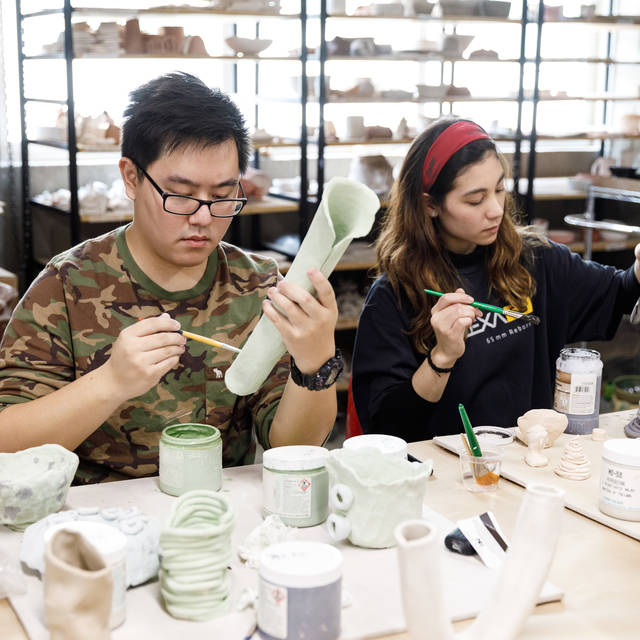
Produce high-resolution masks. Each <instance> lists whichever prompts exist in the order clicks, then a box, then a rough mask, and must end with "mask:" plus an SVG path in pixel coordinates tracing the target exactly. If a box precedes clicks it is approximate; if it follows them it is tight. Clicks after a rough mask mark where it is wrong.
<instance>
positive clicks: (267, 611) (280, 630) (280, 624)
mask: <svg viewBox="0 0 640 640" xmlns="http://www.w3.org/2000/svg"><path fill="white" fill-rule="evenodd" d="M288 613H289V591H288V589H287V588H286V587H280V586H278V585H276V584H271V583H270V582H267V581H266V580H260V594H259V598H258V627H260V630H261V631H264V632H265V633H267V634H269V635H270V636H273V637H274V638H279V639H281V640H285V638H286V637H287V616H288Z"/></svg>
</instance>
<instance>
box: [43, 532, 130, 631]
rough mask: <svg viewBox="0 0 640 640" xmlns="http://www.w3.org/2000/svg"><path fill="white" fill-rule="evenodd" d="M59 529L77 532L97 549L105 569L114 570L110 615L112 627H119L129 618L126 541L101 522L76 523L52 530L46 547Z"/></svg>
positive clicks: (45, 542) (45, 539)
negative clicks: (127, 606) (127, 607)
mask: <svg viewBox="0 0 640 640" xmlns="http://www.w3.org/2000/svg"><path fill="white" fill-rule="evenodd" d="M60 529H68V530H69V531H77V532H78V533H80V534H81V535H82V536H83V537H84V538H85V539H86V540H87V542H89V544H91V545H92V546H93V547H95V549H96V551H97V552H98V553H99V554H100V555H101V556H102V559H103V560H104V563H105V565H107V566H108V567H110V568H111V574H112V576H113V592H112V597H111V615H110V616H109V627H110V628H111V629H115V628H116V627H119V626H120V625H121V624H122V623H123V622H124V621H125V618H126V616H127V609H126V595H127V565H126V561H127V538H126V536H125V535H124V533H122V532H121V531H119V530H118V529H116V528H115V527H112V526H110V525H108V524H103V523H102V522H91V521H86V520H84V521H83V520H74V521H71V522H61V523H59V524H56V525H53V526H51V527H49V528H48V529H47V530H46V531H45V533H44V544H45V547H46V545H47V542H48V541H49V540H50V539H51V537H52V536H53V534H54V533H55V532H56V531H59V530H60Z"/></svg>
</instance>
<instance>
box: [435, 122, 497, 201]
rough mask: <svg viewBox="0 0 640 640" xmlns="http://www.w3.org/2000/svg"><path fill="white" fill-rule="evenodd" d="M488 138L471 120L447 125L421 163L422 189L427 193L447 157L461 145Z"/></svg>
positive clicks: (460, 147)
mask: <svg viewBox="0 0 640 640" xmlns="http://www.w3.org/2000/svg"><path fill="white" fill-rule="evenodd" d="M483 138H489V136H488V135H487V132H486V131H485V130H484V129H482V128H481V127H479V126H478V125H477V124H475V123H473V122H469V121H467V120H460V121H458V122H454V123H453V124H452V125H449V126H448V127H447V128H446V129H445V130H444V131H443V132H442V133H441V134H440V135H439V136H438V137H437V138H436V139H435V142H434V143H433V144H432V145H431V147H430V149H429V151H428V152H427V156H426V158H425V159H424V164H423V165H422V190H423V192H424V193H428V192H429V189H431V187H433V184H434V183H435V181H436V180H437V178H438V175H440V172H441V171H442V167H444V165H445V164H447V162H448V161H449V158H450V157H451V156H452V155H453V154H454V153H455V152H456V151H458V150H460V149H462V147H464V146H466V145H468V144H469V143H470V142H473V141H474V140H481V139H483Z"/></svg>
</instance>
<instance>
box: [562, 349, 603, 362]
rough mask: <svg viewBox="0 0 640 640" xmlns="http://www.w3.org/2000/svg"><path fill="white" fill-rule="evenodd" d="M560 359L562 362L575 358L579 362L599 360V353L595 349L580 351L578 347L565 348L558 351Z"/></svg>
mask: <svg viewBox="0 0 640 640" xmlns="http://www.w3.org/2000/svg"><path fill="white" fill-rule="evenodd" d="M560 357H561V358H562V359H563V360H564V359H567V358H577V359H580V360H599V359H600V352H599V351H596V350H595V349H582V348H579V347H567V348H565V349H561V350H560Z"/></svg>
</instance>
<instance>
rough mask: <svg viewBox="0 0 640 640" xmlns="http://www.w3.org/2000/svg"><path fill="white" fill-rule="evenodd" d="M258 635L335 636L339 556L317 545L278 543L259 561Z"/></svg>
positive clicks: (289, 639)
mask: <svg viewBox="0 0 640 640" xmlns="http://www.w3.org/2000/svg"><path fill="white" fill-rule="evenodd" d="M259 575H260V582H259V598H258V630H259V633H260V636H261V637H262V638H265V639H266V640H276V639H277V640H294V639H295V640H298V639H299V638H312V639H313V638H317V639H321V640H337V638H338V637H339V635H340V607H341V585H342V554H341V553H340V551H338V549H336V548H335V547H333V546H331V545H329V544H323V543H320V542H302V541H294V542H282V543H279V544H274V545H271V546H269V547H267V548H266V549H265V550H264V551H263V552H262V554H261V556H260V568H259Z"/></svg>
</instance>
